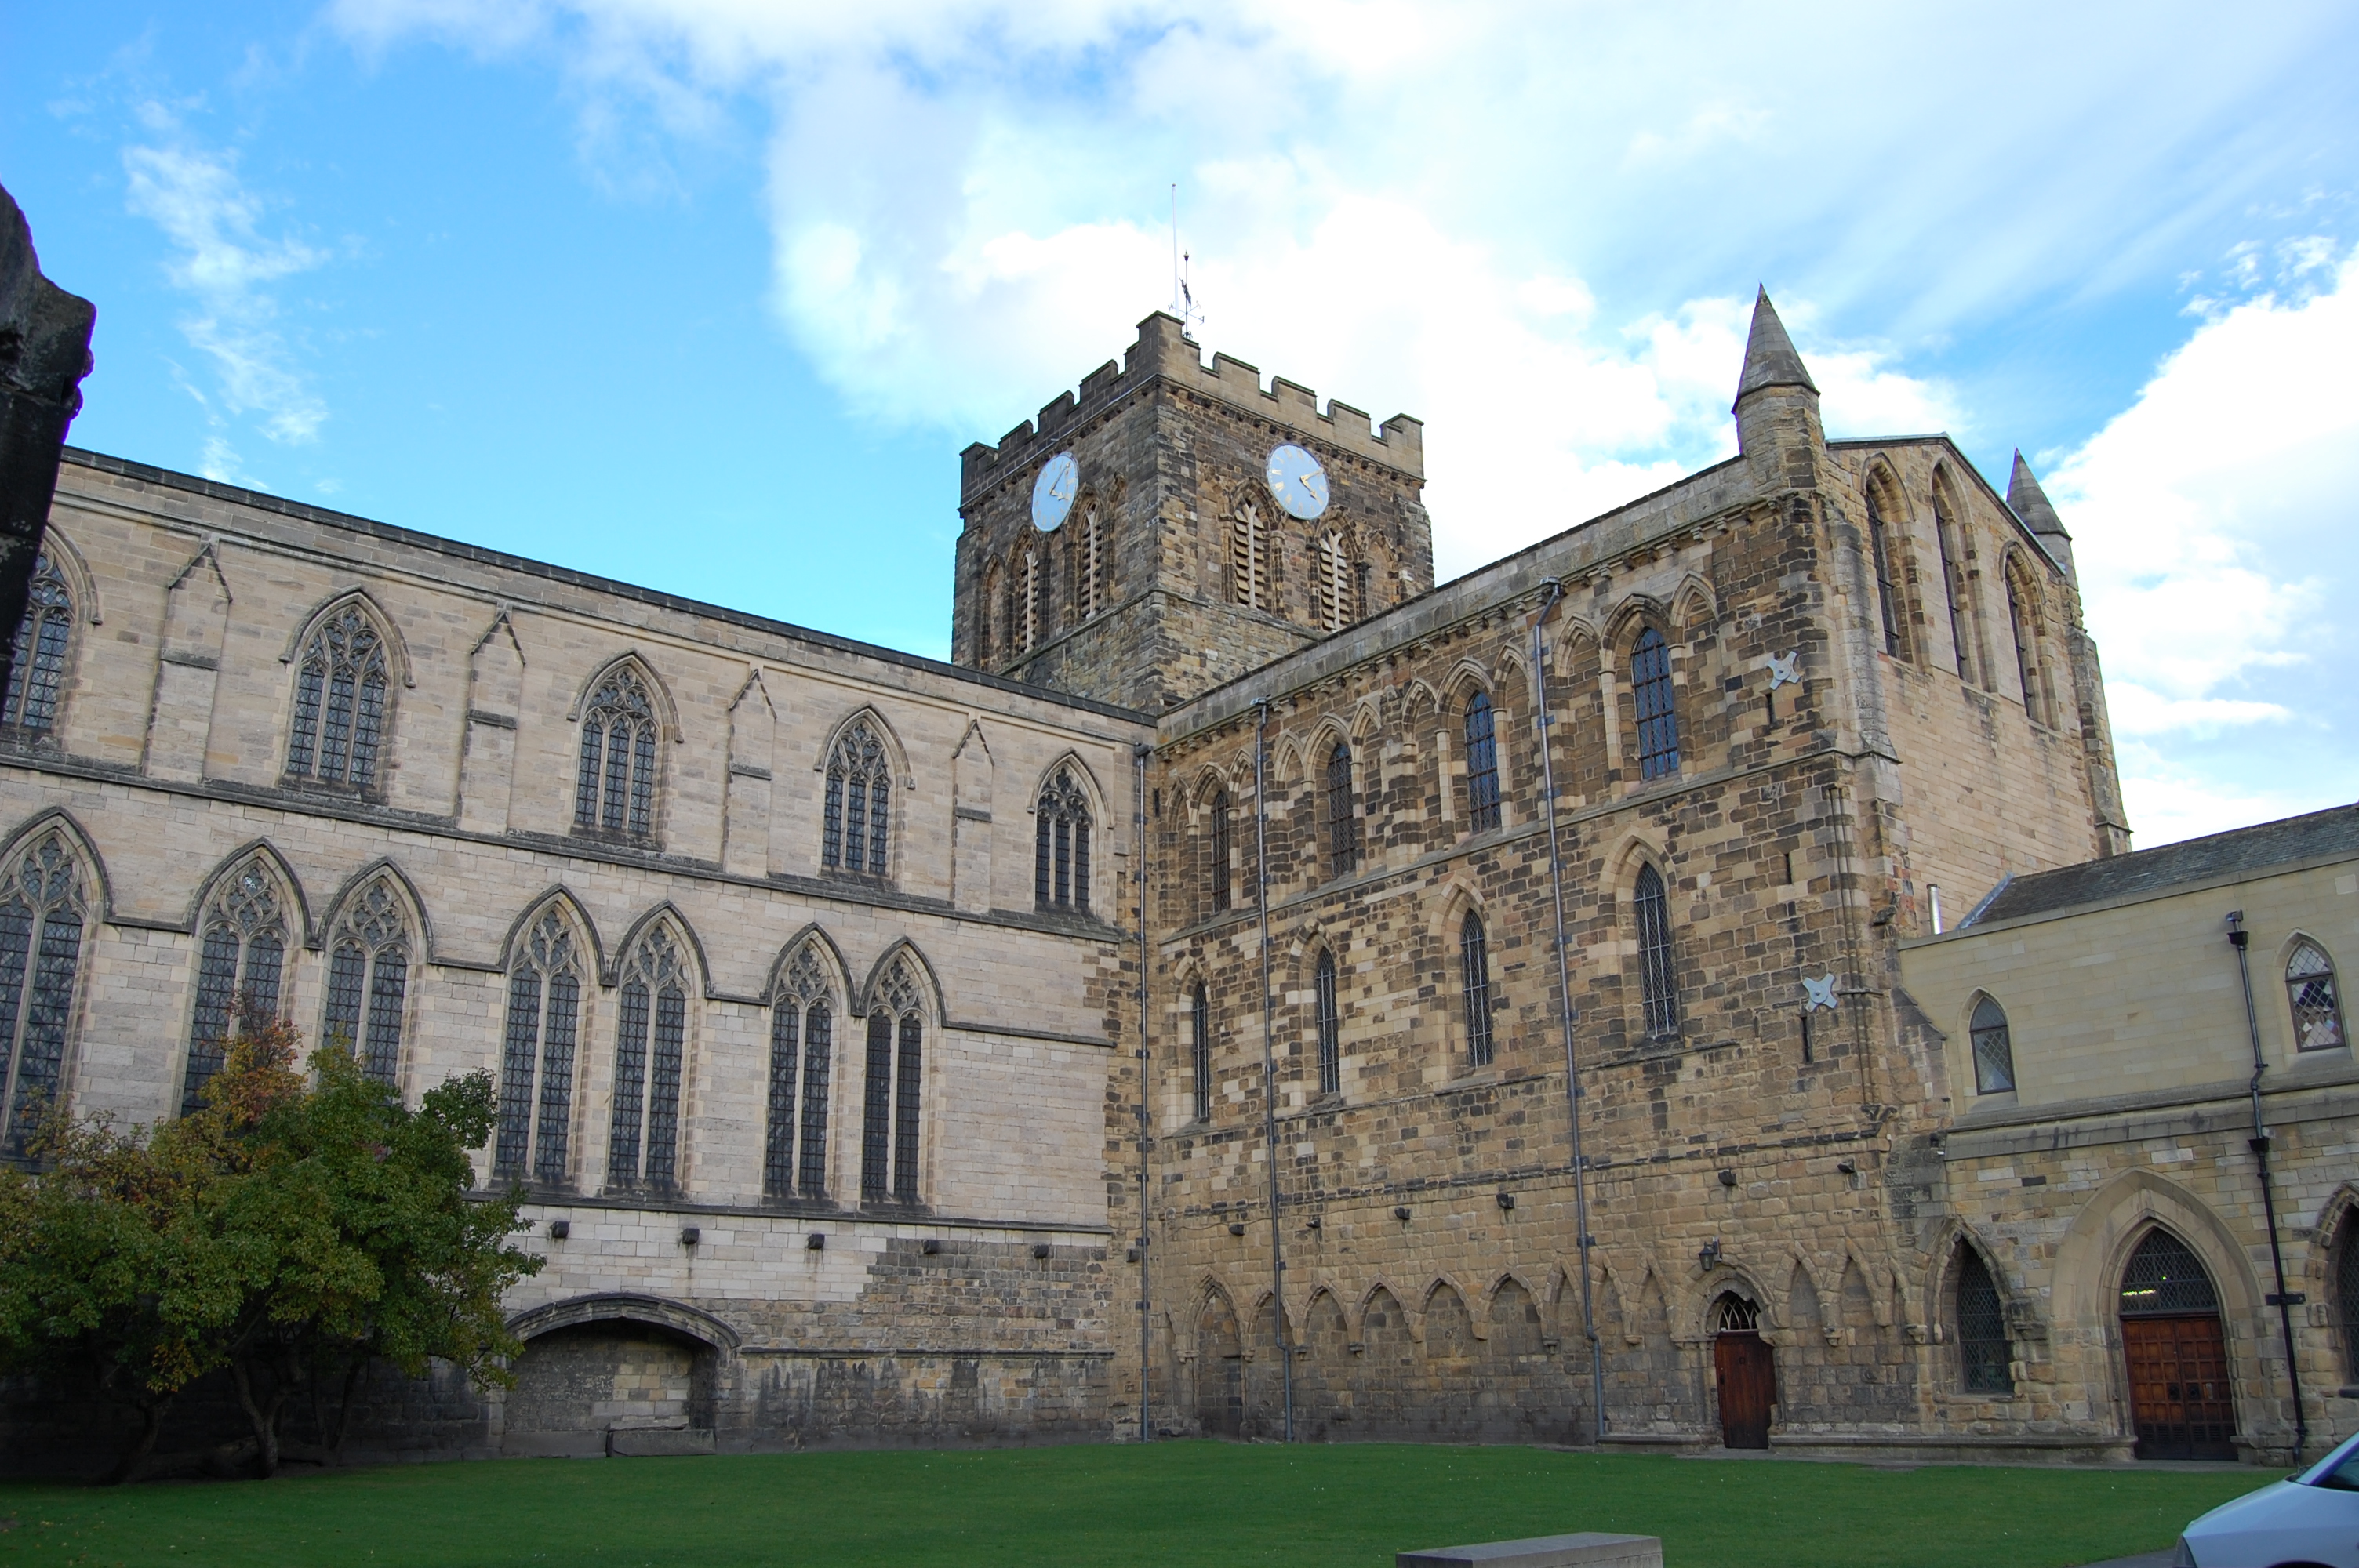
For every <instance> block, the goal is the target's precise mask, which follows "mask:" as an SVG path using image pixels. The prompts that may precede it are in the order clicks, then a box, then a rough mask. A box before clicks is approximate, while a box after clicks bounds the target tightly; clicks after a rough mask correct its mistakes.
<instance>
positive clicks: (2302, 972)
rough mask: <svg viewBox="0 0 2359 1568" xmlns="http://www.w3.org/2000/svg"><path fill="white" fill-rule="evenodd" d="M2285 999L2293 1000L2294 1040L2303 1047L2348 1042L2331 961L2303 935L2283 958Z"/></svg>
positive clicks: (2325, 1047) (2310, 1048)
mask: <svg viewBox="0 0 2359 1568" xmlns="http://www.w3.org/2000/svg"><path fill="white" fill-rule="evenodd" d="M2286 1000H2288V1001H2290V1002H2291V1003H2292V1004H2293V1038H2294V1044H2297V1045H2299V1047H2300V1048H2301V1049H2302V1050H2305V1051H2324V1050H2328V1049H2331V1048H2332V1047H2334V1046H2337V1045H2345V1044H2349V1043H2350V1039H2351V1037H2350V1036H2349V1035H2348V1034H2345V1033H2343V999H2342V996H2341V995H2340V994H2339V993H2338V992H2337V991H2336V990H2335V989H2334V963H2333V960H2332V959H2331V958H2329V957H2327V956H2326V950H2325V949H2324V948H2322V947H2321V946H2318V944H2317V943H2315V942H2311V941H2309V940H2307V939H2305V940H2303V941H2301V942H2298V943H2296V944H2295V945H2294V950H2293V957H2290V958H2288V959H2287V960H2286Z"/></svg>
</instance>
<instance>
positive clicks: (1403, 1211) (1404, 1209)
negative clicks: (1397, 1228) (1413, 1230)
mask: <svg viewBox="0 0 2359 1568" xmlns="http://www.w3.org/2000/svg"><path fill="white" fill-rule="evenodd" d="M1393 1217H1394V1218H1395V1219H1407V1218H1408V1205H1406V1204H1403V1205H1402V1206H1400V1207H1398V1208H1397V1209H1395V1210H1393Z"/></svg>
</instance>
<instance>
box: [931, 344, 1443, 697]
mask: <svg viewBox="0 0 2359 1568" xmlns="http://www.w3.org/2000/svg"><path fill="white" fill-rule="evenodd" d="M1423 431H1424V427H1423V426H1422V425H1420V424H1419V421H1417V420H1415V419H1412V418H1410V417H1408V416H1407V415H1395V416H1393V417H1392V418H1390V419H1388V420H1386V421H1385V423H1384V425H1383V426H1382V427H1372V426H1371V424H1370V422H1369V419H1368V416H1367V415H1365V414H1364V413H1362V412H1361V411H1360V410H1358V409H1356V408H1353V407H1351V406H1348V405H1345V404H1343V403H1340V402H1336V401H1334V400H1332V399H1331V400H1329V402H1328V405H1327V406H1326V408H1325V410H1324V411H1321V408H1320V406H1319V402H1318V399H1317V397H1316V396H1314V395H1312V394H1311V392H1310V390H1309V389H1308V388H1306V387H1301V386H1297V385H1296V384H1293V383H1292V382H1289V381H1285V380H1281V379H1276V378H1273V379H1272V380H1271V382H1270V383H1269V385H1268V387H1267V389H1266V390H1265V389H1264V387H1263V385H1262V380H1261V374H1260V373H1259V372H1258V371H1256V369H1255V368H1254V367H1253V366H1252V365H1249V364H1246V363H1245V362H1243V361H1241V360H1234V359H1231V358H1230V357H1229V356H1228V355H1226V354H1218V353H1216V354H1214V355H1213V356H1212V363H1211V364H1209V365H1207V364H1206V363H1204V362H1203V360H1202V357H1201V351H1199V350H1198V348H1197V346H1196V344H1195V343H1194V342H1193V341H1190V339H1189V338H1188V337H1187V336H1186V335H1185V333H1184V331H1183V330H1182V328H1181V326H1180V322H1179V320H1178V319H1176V318H1174V317H1171V316H1167V315H1164V314H1162V313H1160V312H1158V313H1157V314H1155V315H1153V316H1150V317H1148V318H1147V319H1146V320H1145V321H1143V322H1141V323H1140V325H1139V329H1138V339H1137V341H1136V342H1134V343H1133V344H1132V345H1131V347H1130V351H1129V352H1128V353H1126V354H1125V355H1124V357H1123V361H1122V363H1121V364H1120V365H1118V366H1117V365H1115V364H1114V363H1113V362H1107V363H1106V364H1104V365H1102V366H1100V367H1099V368H1098V369H1096V370H1094V371H1093V372H1091V373H1089V374H1088V375H1087V376H1085V377H1083V378H1082V385H1081V391H1080V393H1079V395H1075V394H1073V393H1070V392H1068V393H1066V394H1064V395H1061V396H1060V397H1058V398H1057V399H1056V401H1054V402H1053V403H1050V404H1049V405H1048V406H1046V407H1044V408H1042V409H1041V410H1040V416H1039V418H1038V421H1037V422H1035V421H1031V420H1027V421H1026V422H1025V423H1024V424H1021V425H1018V426H1017V427H1016V428H1015V429H1013V430H1011V431H1009V432H1008V433H1007V434H1006V436H1005V437H1003V438H1001V440H1000V442H999V444H998V445H997V446H996V447H989V446H984V445H983V444H981V443H980V442H978V443H977V444H975V445H974V446H972V447H969V448H968V449H966V450H965V452H964V453H963V454H962V465H961V479H960V493H959V515H960V518H961V520H962V523H963V524H964V527H963V529H962V532H961V534H960V535H959V544H958V583H957V593H956V600H955V608H954V610H953V616H952V624H951V657H952V658H953V659H954V660H956V661H957V662H958V663H960V664H962V665H969V666H972V667H973V668H976V669H984V670H989V671H991V672H992V673H994V674H995V675H1005V676H1012V677H1014V678H1016V679H1017V680H1025V681H1032V682H1036V683H1038V684H1039V685H1042V686H1047V687H1055V688H1056V689H1058V690H1060V691H1066V692H1071V693H1073V694H1075V695H1077V696H1082V697H1097V698H1099V699H1101V700H1103V701H1107V702H1114V703H1120V704H1123V705H1124V706H1125V707H1131V708H1143V709H1146V710H1147V711H1148V712H1161V711H1162V710H1163V709H1165V708H1169V707H1172V706H1174V705H1175V704H1177V703H1180V702H1182V701H1185V700H1186V699H1187V698H1189V697H1193V696H1195V695H1196V694H1197V693H1199V692H1201V691H1204V690H1207V689H1209V688H1210V687H1215V686H1219V685H1221V684H1222V683H1223V682H1224V681H1228V680H1232V679H1234V678H1235V677H1236V676H1241V675H1244V674H1245V672H1247V671H1248V670H1252V669H1255V668H1257V667H1258V666H1260V665H1265V664H1266V663H1268V662H1269V661H1270V660H1272V659H1275V658H1277V657H1279V656H1281V655H1283V654H1290V653H1292V652H1294V651H1295V650H1296V649H1298V648H1301V647H1304V646H1306V645H1308V644H1310V643H1315V642H1317V641H1319V640H1320V639H1321V638H1322V637H1327V636H1332V635H1333V634H1334V633H1338V632H1341V631H1343V630H1344V629H1345V628H1347V627H1349V626H1351V625H1353V623H1354V622H1359V621H1362V620H1364V619H1365V618H1367V617H1368V616H1370V615H1373V614H1375V613H1376V612H1378V611H1383V610H1387V609H1390V608H1391V607H1392V606H1393V605H1396V604H1398V603H1399V602H1401V601H1402V600H1405V599H1408V598H1411V597H1413V596H1415V595H1417V594H1419V593H1423V592H1424V591H1425V590H1426V589H1430V588H1431V587H1432V586H1433V535H1432V527H1431V524H1430V523H1429V522H1428V521H1427V518H1426V514H1425V505H1424V503H1423V501H1422V499H1421V496H1422V492H1423V491H1424V487H1425V452H1424V442H1423Z"/></svg>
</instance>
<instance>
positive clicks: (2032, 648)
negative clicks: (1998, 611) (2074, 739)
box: [2006, 565, 2048, 724]
mask: <svg viewBox="0 0 2359 1568" xmlns="http://www.w3.org/2000/svg"><path fill="white" fill-rule="evenodd" d="M2006 619H2007V624H2008V625H2009V626H2010V627H2011V628H2012V629H2013V630H2014V633H2015V668H2016V674H2017V676H2018V677H2019V678H2020V679H2021V680H2022V682H2023V711H2024V713H2025V714H2026V715H2027V717H2028V718H2030V719H2033V720H2034V721H2035V722H2038V723H2041V724H2044V723H2046V722H2047V721H2048V712H2047V705H2046V704H2045V703H2044V702H2043V701H2042V700H2041V697H2042V693H2041V692H2040V689H2039V601H2038V599H2037V598H2035V597H2034V596H2033V594H2032V591H2031V584H2030V582H2029V580H2028V579H2026V578H2025V577H2024V575H2023V572H2022V570H2021V568H2018V567H2015V566H2013V565H2010V566H2009V567H2008V568H2007V573H2006Z"/></svg>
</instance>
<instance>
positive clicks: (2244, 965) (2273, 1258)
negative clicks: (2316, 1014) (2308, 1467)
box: [2228, 909, 2310, 1465]
mask: <svg viewBox="0 0 2359 1568" xmlns="http://www.w3.org/2000/svg"><path fill="white" fill-rule="evenodd" d="M2252 939H2253V934H2252V933H2251V932H2249V931H2247V930H2245V912H2244V911H2243V910H2241V909H2232V910H2230V911H2229V912H2228V943H2229V946H2233V947H2234V948H2235V949H2236V975H2237V978H2238V979H2241V980H2243V981H2244V983H2245V1033H2248V1034H2250V1035H2251V1036H2252V1041H2253V1139H2252V1143H2251V1148H2252V1151H2253V1160H2254V1162H2255V1163H2256V1165H2257V1166H2258V1167H2259V1169H2260V1176H2261V1213H2262V1216H2263V1217H2265V1218H2266V1219H2267V1221H2268V1227H2269V1261H2270V1262H2271V1263H2272V1264H2274V1265H2275V1266H2276V1269H2277V1294H2275V1295H2273V1296H2271V1297H2270V1298H2269V1303H2270V1304H2271V1305H2273V1306H2275V1307H2276V1308H2277V1326H2278V1327H2279V1328H2280V1329H2281V1330H2282V1331H2283V1332H2284V1334H2285V1351H2286V1386H2287V1387H2288V1389H2289V1390H2292V1393H2293V1458H2294V1463H2295V1464H2297V1465H2299V1464H2300V1463H2301V1456H2302V1453H2303V1451H2304V1450H2306V1449H2307V1448H2309V1446H2310V1422H2308V1421H2307V1420H2305V1419H2304V1418H2303V1416H2302V1411H2301V1368H2300V1367H2299V1365H2298V1361H2299V1352H2298V1350H2297V1349H2296V1347H2295V1345H2294V1338H2293V1303H2294V1301H2295V1299H2296V1298H2295V1297H2294V1296H2293V1295H2291V1294H2290V1293H2289V1292H2288V1291H2287V1290H2286V1277H2285V1249H2284V1247H2283V1246H2282V1245H2280V1244H2279V1243H2278V1241H2277V1196H2276V1194H2275V1193H2274V1192H2273V1191H2272V1190H2271V1188H2270V1184H2269V1130H2268V1126H2267V1123H2266V1122H2264V1121H2263V1120H2262V1119H2261V1075H2262V1074H2263V1073H2264V1072H2267V1070H2268V1063H2267V1060H2266V1059H2265V1058H2264V1057H2263V1056H2262V1054H2261V1015H2260V1012H2259V1011H2258V1010H2257V1009H2256V1008H2255V1007H2254V1006H2253V965H2252V960H2251V959H2250V958H2249V957H2246V956H2245V947H2246V946H2249V945H2250V944H2251V942H2252Z"/></svg>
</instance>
